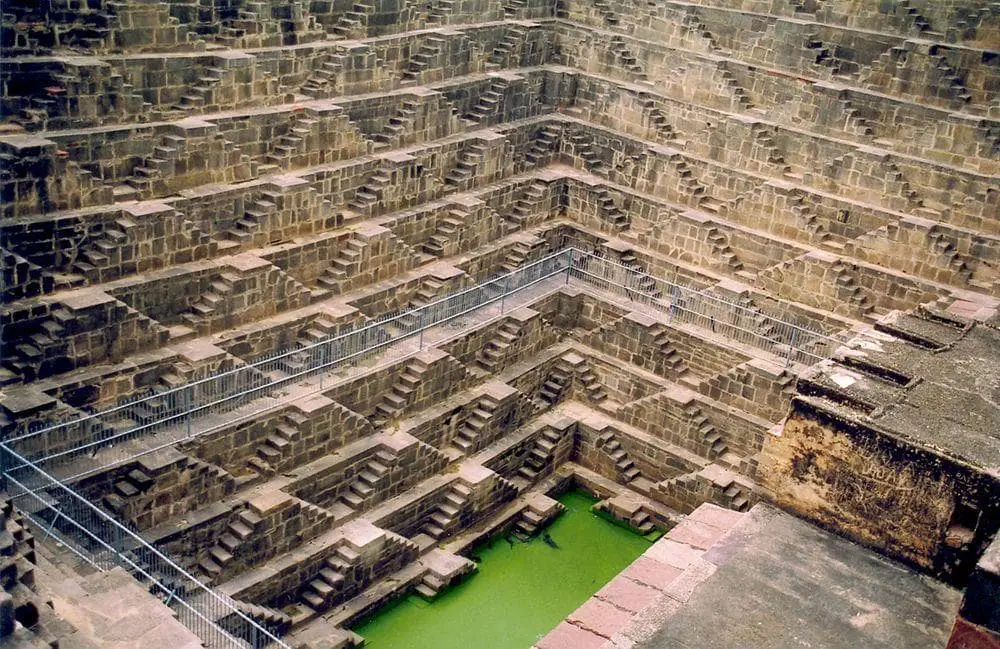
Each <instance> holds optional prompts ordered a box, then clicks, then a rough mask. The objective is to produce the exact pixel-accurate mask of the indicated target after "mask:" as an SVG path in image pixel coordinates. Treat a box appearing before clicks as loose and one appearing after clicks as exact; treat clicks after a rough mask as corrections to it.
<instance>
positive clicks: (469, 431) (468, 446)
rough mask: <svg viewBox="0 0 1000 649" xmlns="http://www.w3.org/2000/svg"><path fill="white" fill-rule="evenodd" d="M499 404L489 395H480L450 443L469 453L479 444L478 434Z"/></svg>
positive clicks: (477, 448) (473, 451) (474, 450)
mask: <svg viewBox="0 0 1000 649" xmlns="http://www.w3.org/2000/svg"><path fill="white" fill-rule="evenodd" d="M499 405H500V404H499V403H498V402H497V401H496V400H495V399H493V398H492V397H490V396H489V395H483V396H481V397H480V398H479V399H478V400H477V401H476V405H475V407H474V408H473V409H472V411H471V412H469V414H468V415H467V416H466V417H465V421H463V422H462V425H461V426H459V428H458V430H457V431H456V432H455V437H454V438H453V439H452V445H453V446H454V447H455V448H456V449H458V450H459V451H460V452H461V453H464V454H465V455H471V454H473V453H475V452H476V451H478V450H479V447H480V446H481V443H480V435H481V434H482V431H483V429H484V428H486V427H487V426H489V424H490V421H491V420H492V418H493V415H494V413H495V412H496V409H497V407H498V406H499Z"/></svg>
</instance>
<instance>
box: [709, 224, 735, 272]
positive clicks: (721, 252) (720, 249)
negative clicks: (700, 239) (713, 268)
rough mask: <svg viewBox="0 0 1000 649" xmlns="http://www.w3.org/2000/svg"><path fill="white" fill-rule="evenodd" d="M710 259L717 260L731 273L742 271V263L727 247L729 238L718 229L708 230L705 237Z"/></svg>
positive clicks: (730, 248)
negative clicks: (709, 250)
mask: <svg viewBox="0 0 1000 649" xmlns="http://www.w3.org/2000/svg"><path fill="white" fill-rule="evenodd" d="M706 239H707V241H708V244H709V247H710V249H711V254H712V257H713V258H715V259H718V260H720V261H721V262H722V264H723V265H724V266H725V267H726V269H727V270H729V272H731V273H736V272H739V271H741V270H743V262H741V261H740V259H739V257H737V256H736V251H735V250H733V248H732V246H730V245H729V237H728V236H727V235H726V233H725V232H722V231H721V230H719V229H718V228H715V227H712V228H709V229H708V234H707V236H706Z"/></svg>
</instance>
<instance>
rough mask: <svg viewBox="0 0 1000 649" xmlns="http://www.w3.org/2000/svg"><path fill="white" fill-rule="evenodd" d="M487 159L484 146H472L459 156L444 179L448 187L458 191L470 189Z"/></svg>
mask: <svg viewBox="0 0 1000 649" xmlns="http://www.w3.org/2000/svg"><path fill="white" fill-rule="evenodd" d="M485 157H486V147H485V146H483V145H482V144H475V143H473V144H470V145H469V146H468V147H466V148H465V149H464V150H463V151H462V152H461V153H459V154H458V162H456V164H455V166H454V168H452V170H451V171H449V172H448V174H447V175H446V176H445V177H444V182H445V184H446V185H450V186H451V187H454V188H456V189H460V190H463V189H469V188H471V187H472V184H473V182H474V181H475V179H476V171H477V170H478V169H479V165H480V164H482V162H483V160H484V159H485Z"/></svg>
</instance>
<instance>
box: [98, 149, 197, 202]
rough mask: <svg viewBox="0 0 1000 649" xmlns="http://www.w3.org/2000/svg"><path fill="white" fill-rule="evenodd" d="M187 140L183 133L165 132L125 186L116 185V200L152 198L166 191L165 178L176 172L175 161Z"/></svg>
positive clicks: (126, 181) (134, 169)
mask: <svg viewBox="0 0 1000 649" xmlns="http://www.w3.org/2000/svg"><path fill="white" fill-rule="evenodd" d="M186 142H187V140H186V139H185V138H184V137H183V136H181V135H174V134H171V133H165V134H164V135H162V136H161V137H160V143H159V144H158V145H157V146H155V147H153V154H152V155H150V156H147V157H146V158H144V159H143V161H142V163H140V164H139V165H137V166H136V167H134V168H133V169H132V174H131V175H130V176H128V177H127V178H126V179H125V185H124V187H123V186H121V185H119V186H117V187H115V200H137V199H139V198H140V197H141V198H151V197H152V196H153V195H154V194H155V193H160V192H162V191H164V184H163V178H164V177H165V176H169V175H171V174H173V173H174V168H175V163H176V162H177V160H178V158H180V156H181V153H182V152H183V151H184V148H185V146H186Z"/></svg>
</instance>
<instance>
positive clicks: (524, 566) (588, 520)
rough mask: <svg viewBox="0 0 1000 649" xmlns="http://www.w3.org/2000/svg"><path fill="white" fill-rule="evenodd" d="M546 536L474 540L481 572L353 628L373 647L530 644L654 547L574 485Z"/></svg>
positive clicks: (512, 648)
mask: <svg viewBox="0 0 1000 649" xmlns="http://www.w3.org/2000/svg"><path fill="white" fill-rule="evenodd" d="M559 502H561V503H562V504H563V505H565V506H566V511H565V512H564V513H563V514H562V515H561V516H560V517H559V518H557V519H556V520H555V522H554V523H552V525H550V526H549V527H548V528H547V530H546V531H547V532H548V533H549V535H550V536H551V537H552V539H553V540H554V541H555V542H556V543H557V544H558V545H559V548H558V549H556V548H553V547H551V546H549V545H548V544H546V543H545V541H544V540H542V539H541V538H536V539H533V540H532V541H530V542H528V543H515V544H514V545H513V546H511V545H510V544H509V543H508V541H507V540H506V539H504V538H503V537H501V538H498V539H496V540H494V541H492V542H490V543H489V544H486V545H482V546H480V547H478V548H476V549H475V550H474V551H473V552H472V554H473V555H475V556H476V557H478V558H479V559H481V562H479V572H477V573H475V574H474V575H472V576H471V577H469V578H467V579H466V580H465V581H464V582H462V583H461V584H459V585H458V586H456V587H454V588H452V589H450V590H448V591H446V592H445V593H444V594H442V595H441V596H440V597H438V598H437V599H436V600H434V601H433V602H431V603H428V602H426V601H425V600H423V599H422V598H420V597H418V596H416V595H410V596H408V597H405V598H403V599H400V600H398V601H396V602H394V603H392V604H389V605H388V606H386V607H385V608H383V609H382V610H381V611H379V612H378V613H377V614H376V615H375V616H374V617H372V618H371V619H369V620H368V621H367V622H365V623H364V624H362V625H361V626H359V627H356V628H355V629H354V631H356V632H357V633H359V634H361V635H362V636H364V638H365V640H366V643H365V647H369V648H371V649H470V648H475V649H527V648H528V647H530V646H531V645H532V644H534V643H535V641H537V640H538V639H539V638H541V637H542V636H544V635H545V634H546V633H548V632H549V631H550V630H551V629H552V628H553V627H554V626H555V625H556V624H558V623H559V622H560V621H561V620H562V619H563V618H564V617H566V615H568V614H569V613H571V612H572V611H574V610H575V609H576V608H577V607H578V606H579V605H580V604H582V603H583V602H585V601H586V600H587V598H588V597H590V596H591V595H593V594H594V593H595V592H597V591H598V590H600V588H601V587H602V586H603V585H604V584H606V583H607V582H609V581H610V580H611V578H612V577H614V576H615V575H616V574H618V573H619V572H621V570H622V569H624V568H625V567H626V566H628V565H629V564H630V563H632V561H634V560H635V558H636V557H638V556H639V555H640V554H642V552H643V551H644V550H645V549H646V548H648V547H649V544H650V542H649V541H648V540H646V539H645V538H643V537H641V536H639V535H637V534H635V533H633V532H631V531H629V530H627V529H624V528H621V527H619V526H617V525H615V524H613V523H610V522H608V521H606V520H604V519H602V518H600V517H599V516H597V515H596V514H593V513H591V512H590V506H591V505H592V504H594V503H595V502H596V500H594V499H593V498H591V497H590V496H589V495H587V494H586V493H583V492H580V491H571V492H568V493H566V494H564V495H563V496H561V497H560V498H559Z"/></svg>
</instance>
